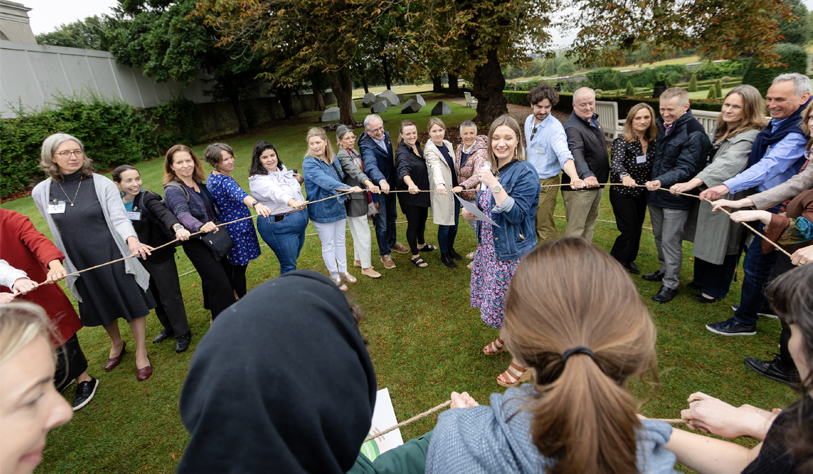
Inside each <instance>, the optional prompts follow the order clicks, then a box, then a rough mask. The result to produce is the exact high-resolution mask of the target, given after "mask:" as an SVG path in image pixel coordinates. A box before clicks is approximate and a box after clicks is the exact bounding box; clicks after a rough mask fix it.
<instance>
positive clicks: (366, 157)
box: [358, 131, 398, 189]
mask: <svg viewBox="0 0 813 474" xmlns="http://www.w3.org/2000/svg"><path fill="white" fill-rule="evenodd" d="M384 143H385V144H386V145H387V151H386V152H385V151H384V150H383V149H381V147H380V146H379V145H378V143H376V141H375V140H373V138H372V137H371V136H370V135H368V134H367V132H366V131H364V132H362V133H361V135H359V138H358V145H359V153H360V154H361V159H362V161H364V174H366V175H367V176H369V177H370V179H371V180H372V181H373V184H375V185H376V186H378V185H379V183H380V182H381V180H382V179H383V180H387V182H388V183H389V184H390V188H392V189H395V188H396V187H397V186H398V176H397V175H396V173H395V161H394V159H393V153H392V151H393V150H392V142H391V141H390V133H389V132H384Z"/></svg>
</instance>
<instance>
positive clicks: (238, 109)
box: [229, 94, 248, 133]
mask: <svg viewBox="0 0 813 474" xmlns="http://www.w3.org/2000/svg"><path fill="white" fill-rule="evenodd" d="M229 102H231V106H232V108H234V115H235V116H236V117H237V123H238V124H239V126H240V130H239V132H238V133H248V120H246V114H245V112H243V105H242V104H241V103H240V96H239V95H237V94H232V95H230V96H229Z"/></svg>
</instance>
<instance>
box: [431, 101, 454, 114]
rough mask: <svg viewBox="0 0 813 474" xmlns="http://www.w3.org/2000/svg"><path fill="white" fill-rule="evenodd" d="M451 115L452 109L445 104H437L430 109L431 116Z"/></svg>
mask: <svg viewBox="0 0 813 474" xmlns="http://www.w3.org/2000/svg"><path fill="white" fill-rule="evenodd" d="M450 113H452V108H451V107H450V106H449V104H447V103H446V102H443V101H441V102H438V103H437V104H436V105H435V107H434V108H433V109H432V115H449V114H450Z"/></svg>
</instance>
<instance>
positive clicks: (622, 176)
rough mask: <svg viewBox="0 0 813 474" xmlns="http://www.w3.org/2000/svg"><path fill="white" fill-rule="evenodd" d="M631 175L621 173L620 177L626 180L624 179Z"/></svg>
mask: <svg viewBox="0 0 813 474" xmlns="http://www.w3.org/2000/svg"><path fill="white" fill-rule="evenodd" d="M629 175H630V174H629V173H621V174H620V175H619V177H620V178H621V179H624V177H625V176H629Z"/></svg>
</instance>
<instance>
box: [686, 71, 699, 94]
mask: <svg viewBox="0 0 813 474" xmlns="http://www.w3.org/2000/svg"><path fill="white" fill-rule="evenodd" d="M686 90H688V91H689V92H697V75H695V74H692V78H691V79H690V80H689V87H687V88H686Z"/></svg>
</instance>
